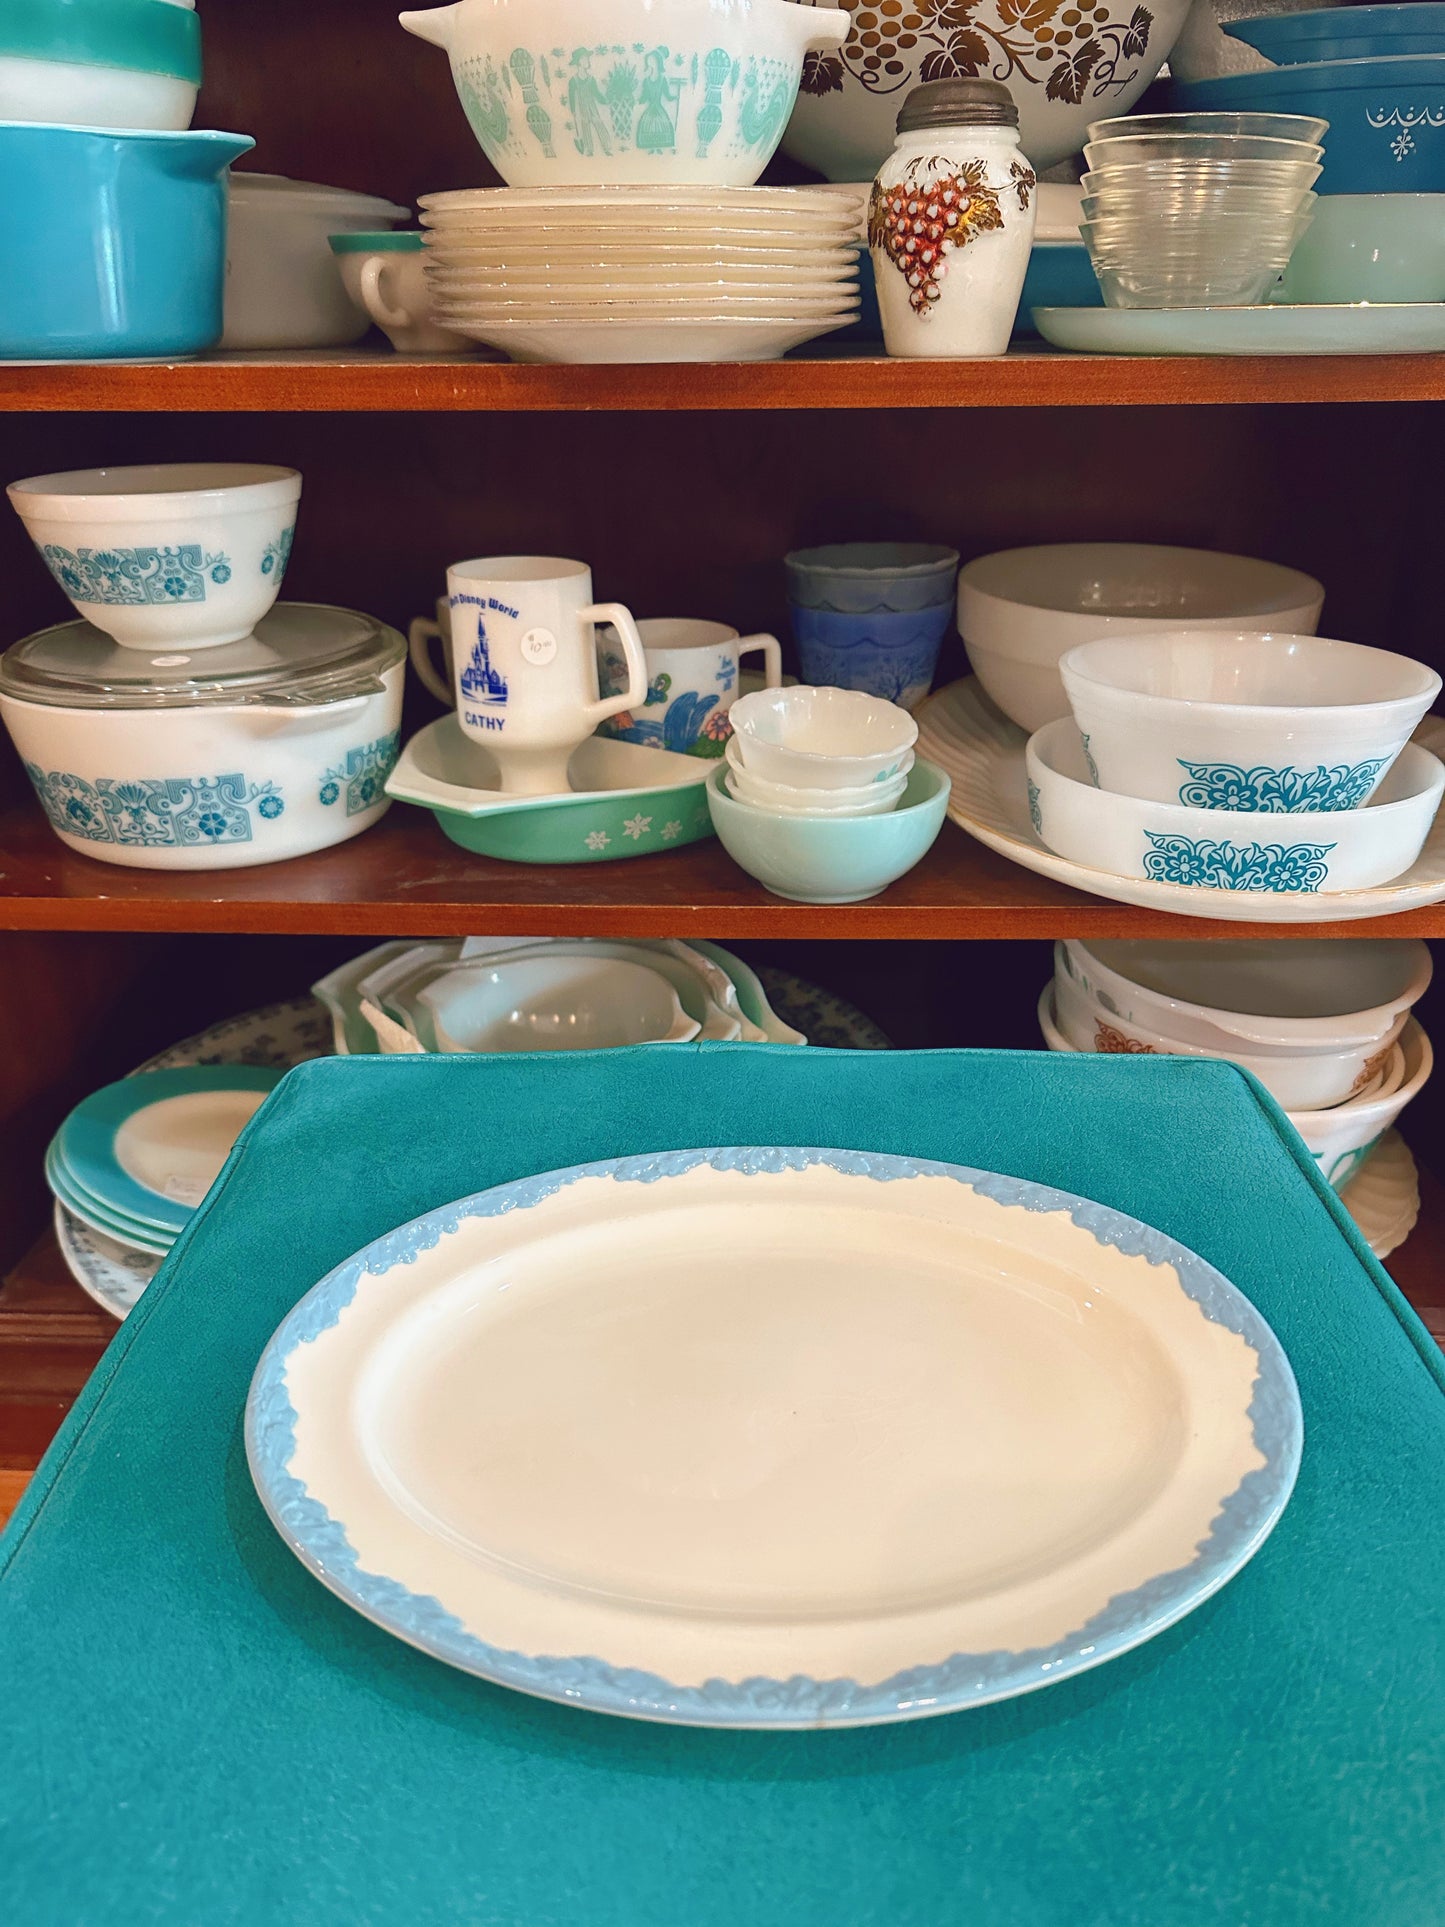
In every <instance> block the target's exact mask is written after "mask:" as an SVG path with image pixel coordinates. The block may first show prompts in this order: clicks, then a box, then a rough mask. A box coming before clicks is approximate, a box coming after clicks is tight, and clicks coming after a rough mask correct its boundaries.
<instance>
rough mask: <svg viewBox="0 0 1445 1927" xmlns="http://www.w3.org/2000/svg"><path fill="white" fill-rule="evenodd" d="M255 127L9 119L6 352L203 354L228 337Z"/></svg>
mask: <svg viewBox="0 0 1445 1927" xmlns="http://www.w3.org/2000/svg"><path fill="white" fill-rule="evenodd" d="M254 146H255V142H254V141H253V140H252V139H251V138H250V136H249V135H246V134H218V133H207V132H201V133H153V132H128V131H120V130H116V129H109V128H96V127H56V126H47V125H44V124H41V123H35V122H17V121H4V122H0V260H3V261H4V263H5V272H4V276H3V280H0V358H4V359H6V360H11V361H15V360H23V361H90V360H102V359H105V358H107V357H109V358H117V357H126V358H132V359H135V358H139V359H144V358H146V357H148V356H166V355H196V354H200V353H201V352H202V351H203V350H204V349H206V348H213V347H214V346H215V344H216V343H217V342H218V341H219V340H220V338H221V297H222V288H223V283H224V279H225V267H226V185H225V184H226V170H227V169H228V168H229V166H230V164H231V162H232V161H234V160H236V159H237V158H238V157H239V156H240V155H242V154H244V153H246V152H247V151H248V150H249V149H250V148H252V147H254Z"/></svg>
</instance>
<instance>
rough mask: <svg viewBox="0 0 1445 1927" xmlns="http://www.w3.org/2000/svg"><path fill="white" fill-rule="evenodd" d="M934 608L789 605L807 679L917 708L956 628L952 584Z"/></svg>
mask: <svg viewBox="0 0 1445 1927" xmlns="http://www.w3.org/2000/svg"><path fill="white" fill-rule="evenodd" d="M948 588H949V596H948V600H947V601H946V602H941V603H938V604H936V605H935V606H934V607H933V608H931V609H918V610H906V611H904V612H903V613H902V614H895V613H893V612H891V611H884V612H882V613H879V614H876V615H847V614H839V613H836V612H835V611H833V610H831V609H807V608H803V607H801V606H800V605H799V604H798V603H796V602H795V603H791V604H790V605H789V614H790V616H791V618H792V624H793V635H794V637H795V638H796V640H797V644H798V659H799V663H800V665H801V667H802V671H803V681H804V682H807V683H822V684H831V685H832V686H833V687H834V688H836V689H861V690H864V691H865V692H866V693H867V694H868V695H870V696H881V697H883V699H884V700H885V702H891V703H897V704H898V706H899V708H900V709H913V708H914V707H915V706H916V705H917V704H919V703H921V702H922V701H923V698H924V697H925V696H926V695H927V694H928V692H929V690H930V689H931V688H932V686H933V674H934V671H935V670H936V669H937V667H938V652H939V650H940V649H941V648H942V646H943V638H944V636H945V635H946V634H947V633H948V631H949V629H950V628H952V626H953V583H952V579H951V578H950V580H949V585H948Z"/></svg>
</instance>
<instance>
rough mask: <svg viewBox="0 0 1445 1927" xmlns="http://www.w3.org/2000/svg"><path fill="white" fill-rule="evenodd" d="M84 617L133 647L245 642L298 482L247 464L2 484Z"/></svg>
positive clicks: (280, 556) (270, 591)
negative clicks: (6, 485)
mask: <svg viewBox="0 0 1445 1927" xmlns="http://www.w3.org/2000/svg"><path fill="white" fill-rule="evenodd" d="M6 494H7V495H8V496H9V497H10V500H11V503H12V504H13V506H14V508H15V511H16V513H17V514H18V515H19V517H20V519H21V521H22V522H24V524H25V528H26V532H27V533H28V534H29V536H30V539H31V541H32V542H33V543H34V544H35V546H36V548H37V549H38V550H39V551H40V554H41V557H42V559H43V561H44V562H45V565H46V567H47V568H48V569H49V570H50V573H51V574H52V575H53V576H54V577H55V580H56V581H57V582H58V583H59V584H60V586H61V588H62V589H64V591H65V593H66V594H67V595H68V596H69V597H70V600H71V601H72V602H73V603H74V604H75V606H76V608H77V609H78V610H79V612H80V614H81V615H82V616H84V617H85V619H86V621H87V622H93V623H94V624H95V626H96V628H97V629H103V630H104V631H105V633H106V634H107V635H109V636H113V637H114V638H115V640H116V641H117V642H119V643H122V644H124V645H125V647H127V648H130V649H152V650H155V649H166V648H185V649H210V648H219V647H221V646H222V645H224V644H225V643H228V642H240V641H242V640H243V639H244V638H245V637H247V636H249V635H250V634H251V631H252V630H253V629H254V628H255V626H256V624H257V623H258V622H259V621H260V619H261V617H262V616H264V615H265V614H266V612H267V610H268V609H269V608H270V607H271V605H272V603H273V602H275V600H276V597H277V594H278V593H279V591H280V588H281V579H282V577H283V576H284V575H285V573H286V564H287V561H288V560H289V559H290V555H291V542H292V538H293V536H294V534H295V531H296V504H297V503H298V502H299V501H300V499H301V477H300V476H299V475H298V474H297V472H296V470H295V469H294V468H272V467H268V466H264V465H262V464H260V463H254V462H181V463H163V464H162V463H155V464H147V465H145V466H143V467H139V468H93V469H79V470H76V471H74V472H72V473H70V474H65V475H34V476H31V477H30V478H29V479H28V480H26V481H23V482H12V483H11V484H10V486H9V488H8V489H7V490H6Z"/></svg>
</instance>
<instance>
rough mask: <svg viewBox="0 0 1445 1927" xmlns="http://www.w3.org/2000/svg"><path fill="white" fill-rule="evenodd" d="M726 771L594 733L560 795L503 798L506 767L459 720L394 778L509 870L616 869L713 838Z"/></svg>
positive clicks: (420, 747)
mask: <svg viewBox="0 0 1445 1927" xmlns="http://www.w3.org/2000/svg"><path fill="white" fill-rule="evenodd" d="M716 767H717V765H716V764H715V763H712V762H710V761H706V760H704V759H702V758H700V757H696V756H674V755H673V754H672V752H671V751H670V750H665V749H652V748H649V747H647V746H646V745H644V744H641V743H619V742H614V741H613V740H612V739H611V738H609V737H606V736H589V737H588V738H587V740H586V741H585V742H583V743H579V744H578V746H577V748H576V749H575V750H574V751H573V753H572V756H571V759H570V761H569V762H568V765H567V781H568V788H567V789H566V790H560V791H558V792H557V793H556V794H555V795H552V796H518V795H515V794H514V793H512V792H510V791H503V790H502V788H501V782H500V773H499V771H498V769H497V765H496V762H495V761H494V760H493V758H492V757H491V756H490V755H489V754H488V752H487V750H486V748H485V747H484V746H483V745H482V744H481V743H474V742H473V741H472V740H471V739H470V738H469V737H467V736H464V735H463V734H462V732H461V730H460V728H459V727H458V724H457V719H456V717H455V716H443V717H441V718H440V719H439V720H438V721H437V722H434V723H429V724H428V725H427V727H426V728H425V729H423V730H419V731H418V732H417V734H416V735H415V736H413V737H412V739H411V741H410V742H409V743H408V744H407V746H406V748H405V749H404V750H403V751H402V754H401V760H400V762H398V764H397V766H396V768H395V770H394V771H393V772H392V774H391V776H390V778H389V779H388V781H387V790H388V792H389V794H390V795H392V796H396V797H400V798H402V799H403V800H404V801H405V802H408V803H416V804H419V805H420V806H421V807H422V808H423V809H429V810H430V811H431V812H432V813H433V815H434V816H435V817H436V820H437V823H438V825H439V826H440V828H441V830H442V832H443V834H444V835H445V836H447V837H449V838H450V839H451V841H452V842H453V843H458V844H460V845H461V847H462V848H463V849H464V850H475V851H476V852H477V853H478V854H479V855H481V856H492V857H501V858H503V859H504V860H505V861H507V862H509V863H611V862H614V861H616V859H617V858H619V857H629V856H650V855H652V854H654V853H655V852H657V851H659V850H677V849H681V848H682V846H683V845H684V844H686V843H696V842H698V841H700V839H701V838H703V837H707V836H711V835H712V820H711V818H710V817H709V815H708V808H707V800H706V798H705V796H704V794H703V783H704V781H705V780H706V778H707V774H708V772H709V770H712V769H715V768H716Z"/></svg>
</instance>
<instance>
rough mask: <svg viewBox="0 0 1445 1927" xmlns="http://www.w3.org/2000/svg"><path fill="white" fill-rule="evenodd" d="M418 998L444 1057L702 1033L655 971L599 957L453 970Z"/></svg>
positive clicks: (507, 960) (671, 1040)
mask: <svg viewBox="0 0 1445 1927" xmlns="http://www.w3.org/2000/svg"><path fill="white" fill-rule="evenodd" d="M416 1000H417V1002H418V1003H420V1004H423V1005H425V1006H426V1008H427V1010H428V1011H429V1013H430V1015H431V1020H432V1025H433V1027H434V1029H435V1032H436V1040H437V1046H438V1048H439V1049H440V1050H443V1051H553V1050H613V1049H616V1048H618V1047H619V1046H622V1045H626V1044H685V1043H687V1042H689V1041H690V1040H691V1039H692V1038H694V1037H696V1036H697V1034H698V1031H699V1030H700V1029H701V1026H700V1025H699V1023H698V1021H697V1019H696V1018H695V1017H689V1016H688V1014H687V1012H686V1011H685V1010H684V1009H683V1007H682V1005H681V1004H680V1003H679V1002H678V997H677V992H676V990H675V989H674V988H673V986H672V985H671V984H670V983H669V982H668V981H667V979H666V978H665V977H663V976H661V975H660V974H659V973H658V972H657V971H655V970H649V969H648V968H647V966H646V965H644V964H639V963H621V962H616V961H613V960H610V959H603V958H588V957H550V956H545V955H540V954H537V955H532V956H529V957H521V956H514V957H505V956H504V957H498V958H496V959H494V960H491V961H482V962H480V963H477V964H472V965H468V964H459V965H455V966H453V967H452V968H451V969H449V970H447V972H446V973H445V975H443V976H441V977H438V978H436V979H435V980H434V981H433V982H431V983H428V984H425V985H423V986H422V987H421V988H420V989H419V990H418V991H417V993H416Z"/></svg>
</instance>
